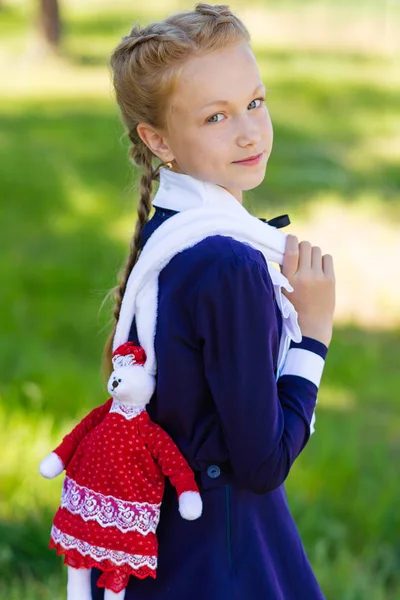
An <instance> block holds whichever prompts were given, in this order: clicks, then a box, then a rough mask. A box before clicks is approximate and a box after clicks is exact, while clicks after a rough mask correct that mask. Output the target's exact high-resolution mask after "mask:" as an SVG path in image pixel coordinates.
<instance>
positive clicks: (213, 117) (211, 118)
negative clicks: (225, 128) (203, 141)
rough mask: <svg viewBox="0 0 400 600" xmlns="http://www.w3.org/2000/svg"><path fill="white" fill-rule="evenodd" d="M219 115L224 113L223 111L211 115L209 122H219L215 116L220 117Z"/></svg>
mask: <svg viewBox="0 0 400 600" xmlns="http://www.w3.org/2000/svg"><path fill="white" fill-rule="evenodd" d="M218 115H222V113H217V114H215V115H213V116H212V117H210V118H209V119H207V123H219V121H218V120H215V117H218ZM222 116H223V115H222Z"/></svg>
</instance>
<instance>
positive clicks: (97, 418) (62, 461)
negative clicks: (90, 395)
mask: <svg viewBox="0 0 400 600" xmlns="http://www.w3.org/2000/svg"><path fill="white" fill-rule="evenodd" d="M112 401H113V399H112V398H109V400H107V402H105V403H104V404H102V405H101V406H98V407H97V408H95V409H93V410H92V411H91V412H90V413H89V414H88V415H86V417H84V418H83V419H82V421H81V422H80V423H78V425H77V426H76V427H74V429H73V430H72V431H71V432H70V433H68V434H67V435H66V436H65V437H64V438H63V441H62V442H61V444H60V445H59V446H57V448H55V449H54V450H53V452H51V453H50V454H49V455H48V456H46V457H45V458H44V459H43V460H42V462H41V463H40V467H39V471H40V473H41V474H42V475H43V476H44V477H47V478H52V477H56V475H59V474H60V473H61V472H62V470H63V469H66V468H67V467H68V464H69V461H70V460H71V458H72V456H73V455H74V452H75V450H76V449H77V447H78V445H79V443H80V442H81V441H82V440H83V438H84V437H85V435H86V434H87V433H89V431H91V430H92V429H94V428H95V427H97V425H99V423H101V421H102V420H103V419H104V417H105V416H106V415H107V414H108V412H109V410H110V408H111V404H112Z"/></svg>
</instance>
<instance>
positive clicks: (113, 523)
mask: <svg viewBox="0 0 400 600" xmlns="http://www.w3.org/2000/svg"><path fill="white" fill-rule="evenodd" d="M160 506H161V503H160V504H150V503H149V502H128V501H126V500H120V499H119V498H114V497H113V496H104V495H103V494H100V493H99V492H94V491H92V490H90V489H88V488H87V487H84V486H81V485H79V484H78V483H76V481H74V480H73V479H71V478H70V477H68V476H66V477H65V479H64V484H63V490H62V495H61V507H62V508H65V509H66V510H68V511H69V512H70V513H72V514H74V515H79V516H80V517H82V519H83V520H84V521H96V522H97V523H98V524H99V525H101V526H102V527H116V528H117V529H119V531H121V532H122V533H126V532H128V531H137V532H138V533H141V534H142V535H148V534H149V533H155V532H156V529H157V525H158V522H159V520H160Z"/></svg>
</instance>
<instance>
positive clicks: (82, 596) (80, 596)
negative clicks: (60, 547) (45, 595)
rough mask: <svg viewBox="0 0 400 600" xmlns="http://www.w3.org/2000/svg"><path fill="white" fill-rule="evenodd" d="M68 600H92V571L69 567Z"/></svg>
mask: <svg viewBox="0 0 400 600" xmlns="http://www.w3.org/2000/svg"><path fill="white" fill-rule="evenodd" d="M67 600H92V591H91V587H90V569H74V567H68V583H67Z"/></svg>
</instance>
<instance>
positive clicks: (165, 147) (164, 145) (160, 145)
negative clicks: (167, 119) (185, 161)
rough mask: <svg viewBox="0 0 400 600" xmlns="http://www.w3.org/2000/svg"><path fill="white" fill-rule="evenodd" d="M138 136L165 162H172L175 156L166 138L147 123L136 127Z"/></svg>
mask: <svg viewBox="0 0 400 600" xmlns="http://www.w3.org/2000/svg"><path fill="white" fill-rule="evenodd" d="M136 131H137V133H138V136H139V137H140V139H141V140H142V142H143V143H145V144H146V146H148V148H150V150H151V151H152V152H153V154H155V155H156V156H158V158H159V159H160V160H162V161H163V162H171V161H173V160H174V155H173V154H172V152H171V149H170V147H169V144H168V141H167V138H166V136H165V135H164V133H163V132H161V131H159V130H157V129H154V127H151V125H147V123H139V124H138V126H137V127H136Z"/></svg>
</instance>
